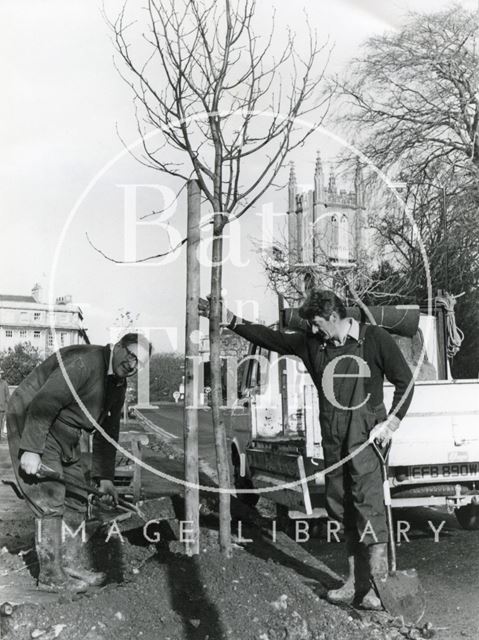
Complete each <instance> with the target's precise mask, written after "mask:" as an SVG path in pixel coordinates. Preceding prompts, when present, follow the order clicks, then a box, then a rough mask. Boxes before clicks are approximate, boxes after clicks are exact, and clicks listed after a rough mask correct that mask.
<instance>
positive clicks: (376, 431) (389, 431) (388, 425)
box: [369, 415, 401, 447]
mask: <svg viewBox="0 0 479 640" xmlns="http://www.w3.org/2000/svg"><path fill="white" fill-rule="evenodd" d="M400 423H401V421H400V420H399V418H398V417H397V416H393V415H391V416H388V417H387V419H386V420H384V421H383V422H380V423H379V424H377V425H376V426H375V427H374V428H373V429H372V431H371V433H370V434H369V440H370V441H371V442H372V441H373V440H374V441H375V442H376V444H378V445H379V446H380V447H385V446H386V445H387V444H388V443H389V441H390V440H391V438H392V437H393V434H394V432H395V431H396V430H397V429H399V425H400Z"/></svg>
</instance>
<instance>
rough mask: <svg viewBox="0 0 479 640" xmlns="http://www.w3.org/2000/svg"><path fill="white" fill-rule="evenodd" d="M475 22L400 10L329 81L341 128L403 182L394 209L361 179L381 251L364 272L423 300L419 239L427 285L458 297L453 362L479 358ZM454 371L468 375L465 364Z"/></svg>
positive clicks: (463, 14)
mask: <svg viewBox="0 0 479 640" xmlns="http://www.w3.org/2000/svg"><path fill="white" fill-rule="evenodd" d="M478 19H479V16H478V15H477V14H474V13H472V12H471V11H467V10H465V9H464V8H462V7H460V6H458V5H454V6H452V7H451V8H449V9H448V10H446V11H442V12H438V13H433V14H414V13H413V14H410V16H409V19H408V21H407V23H406V24H405V26H404V27H403V28H402V29H401V30H400V31H398V32H396V33H387V34H385V35H383V36H379V37H374V38H371V39H369V40H368V41H367V42H366V43H365V45H364V50H363V55H362V56H361V57H360V58H358V59H356V60H354V61H353V62H352V64H351V65H350V69H349V72H348V74H347V75H346V77H344V78H342V79H340V80H338V82H337V86H338V87H339V89H340V91H339V92H338V93H339V95H340V98H339V99H340V103H341V106H340V107H338V113H339V116H338V119H339V120H341V123H342V125H343V127H344V128H345V129H346V130H347V131H348V134H349V135H351V136H352V137H354V138H355V144H356V146H357V147H359V148H360V149H361V151H362V152H363V153H364V154H365V155H366V156H367V157H368V158H369V159H370V160H371V161H372V162H373V163H374V164H375V165H376V166H378V167H379V168H380V169H381V170H383V171H384V172H385V173H387V174H388V175H389V176H390V177H391V178H392V179H393V180H399V181H400V182H402V183H404V186H405V190H404V192H403V194H402V196H403V198H404V199H405V205H406V206H405V208H403V209H401V208H398V206H397V203H396V202H392V201H391V200H389V201H388V200H387V198H386V199H384V198H382V197H378V196H377V190H376V191H374V189H375V187H377V182H376V185H374V179H372V180H370V185H371V189H372V193H373V194H374V198H375V199H376V202H377V204H378V207H377V208H376V212H375V215H373V216H370V221H371V225H372V226H373V227H374V228H375V230H376V232H377V239H378V255H381V256H382V257H383V260H382V264H380V265H379V266H378V268H377V269H376V272H375V274H373V276H374V277H376V278H378V279H379V281H381V279H382V278H387V279H388V281H389V283H390V285H391V293H392V294H398V295H400V296H405V298H401V299H403V300H405V301H409V302H413V301H414V302H415V301H418V300H421V299H422V300H424V299H425V298H427V296H428V295H429V292H428V288H427V282H426V280H427V279H426V269H425V266H424V256H423V253H422V251H421V247H420V242H419V237H420V238H421V244H422V246H423V248H424V250H425V252H426V254H427V262H428V265H429V268H430V270H431V281H432V288H433V291H434V290H436V289H438V288H442V289H445V290H447V291H451V292H453V293H455V294H459V293H461V292H462V291H466V293H467V295H466V296H464V298H462V299H461V301H460V303H459V304H458V307H457V315H458V322H461V323H463V325H464V330H465V333H466V341H465V343H464V348H463V350H462V353H461V356H460V358H459V359H458V361H459V360H460V359H461V358H465V357H467V354H474V356H473V358H472V359H474V358H476V359H477V355H478V354H479V341H478V340H477V339H476V338H475V334H476V333H477V332H476V331H475V329H474V325H475V324H477V311H475V309H477V304H478V302H479V296H478V294H477V284H478V282H479V268H478V262H477V257H478V249H479V225H478V222H479V220H478V204H479V188H478V187H479V66H478V63H479V48H478V46H479V42H478V35H479V34H478ZM406 210H407V212H408V213H409V215H406ZM411 220H414V223H415V226H416V232H415V231H414V229H413V226H412V222H411ZM397 299H398V297H397V295H396V297H394V296H392V297H390V298H389V301H391V300H395V301H397ZM467 325H468V326H467ZM471 364H472V361H471ZM474 368H475V370H476V372H477V367H474ZM461 369H462V371H460V370H461ZM456 371H458V372H460V373H461V374H462V375H464V373H466V374H467V375H471V373H472V371H471V366H470V364H467V365H465V368H464V367H461V366H459V367H458V369H456ZM474 375H475V374H474Z"/></svg>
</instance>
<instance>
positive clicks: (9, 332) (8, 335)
mask: <svg viewBox="0 0 479 640" xmlns="http://www.w3.org/2000/svg"><path fill="white" fill-rule="evenodd" d="M5 337H6V338H13V331H12V330H11V329H5Z"/></svg>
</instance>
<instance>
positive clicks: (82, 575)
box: [62, 513, 106, 587]
mask: <svg viewBox="0 0 479 640" xmlns="http://www.w3.org/2000/svg"><path fill="white" fill-rule="evenodd" d="M64 522H65V524H66V525H67V526H68V527H69V529H70V530H71V531H72V533H73V534H75V533H76V532H77V531H78V528H79V527H80V526H81V525H82V523H84V522H85V520H84V516H83V514H82V513H78V514H72V513H68V514H65V517H64ZM62 560H63V568H64V570H65V573H67V574H68V575H69V576H71V577H72V578H77V579H79V580H81V581H82V582H85V583H86V584H87V585H88V586H89V587H99V586H100V585H102V584H103V583H104V582H105V580H106V574H105V573H102V572H101V571H93V570H92V567H91V559H90V554H89V549H88V545H87V542H86V540H85V542H84V541H83V538H82V532H81V531H78V533H76V535H70V533H69V532H68V531H67V532H65V533H64V540H63V545H62Z"/></svg>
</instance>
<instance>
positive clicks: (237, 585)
mask: <svg viewBox="0 0 479 640" xmlns="http://www.w3.org/2000/svg"><path fill="white" fill-rule="evenodd" d="M202 533H203V549H202V553H201V554H200V555H199V556H197V557H193V558H189V557H186V556H184V555H182V554H180V553H175V552H174V551H171V550H169V549H168V548H163V549H161V550H157V549H153V548H152V547H141V546H138V545H135V544H131V543H130V542H128V540H126V539H125V541H124V542H123V543H119V542H118V540H116V541H113V540H111V541H110V542H109V543H108V545H105V548H104V549H103V552H105V551H106V550H108V553H109V554H110V555H108V554H105V555H104V557H105V558H106V559H107V563H108V564H109V565H110V566H117V567H118V566H120V567H123V569H125V568H126V567H128V570H127V571H124V572H122V571H120V572H119V573H118V574H117V579H118V580H122V581H121V582H120V581H118V582H112V583H110V584H109V585H107V586H106V587H104V588H103V589H99V590H96V591H94V592H93V591H92V592H91V593H89V594H86V595H78V596H73V597H69V596H66V595H64V596H61V597H60V598H59V600H58V602H54V603H49V604H45V605H42V606H39V605H36V606H31V605H23V606H21V607H17V608H16V609H15V611H14V613H13V615H12V616H11V617H9V618H3V623H4V625H3V626H4V629H3V633H4V636H2V637H4V638H5V639H8V640H13V639H15V640H30V639H31V638H32V637H39V638H43V640H50V639H51V638H55V637H58V638H60V640H131V639H132V638H141V639H142V640H158V639H159V638H161V639H162V640H195V639H197V638H198V639H200V638H201V640H206V639H209V640H221V639H231V640H236V639H238V640H239V639H241V640H313V639H316V640H343V639H344V640H346V639H347V640H366V639H367V640H371V639H372V638H378V639H385V638H390V637H392V636H391V635H390V634H391V631H387V630H386V629H385V628H384V627H383V626H382V625H381V624H380V623H376V622H374V621H372V620H371V619H362V618H359V617H353V615H354V614H353V612H352V610H351V611H347V610H342V609H340V608H338V607H334V606H332V605H329V604H328V603H327V602H325V601H324V600H321V599H320V598H319V596H317V595H316V594H315V593H314V591H313V590H312V589H310V588H309V587H307V586H305V584H304V583H303V582H302V581H301V580H300V579H299V577H298V575H297V574H296V573H295V572H293V571H291V569H288V568H286V567H284V566H281V565H279V564H277V563H276V562H274V561H272V560H264V559H260V558H258V557H257V556H255V555H253V554H251V553H249V552H248V551H247V550H246V549H243V548H240V547H238V546H235V548H234V553H233V557H232V558H231V559H229V560H227V559H225V558H224V557H223V556H222V554H221V553H220V552H219V551H218V549H217V540H216V537H217V534H216V532H214V531H208V530H206V531H203V532H202ZM119 545H121V547H119ZM175 545H176V546H177V545H178V543H174V544H173V545H170V547H172V548H173V550H174V549H175ZM114 558H117V561H114V560H113V559H114ZM110 579H111V576H110ZM41 632H44V633H41ZM32 634H33V635H32ZM55 634H57V635H55Z"/></svg>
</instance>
